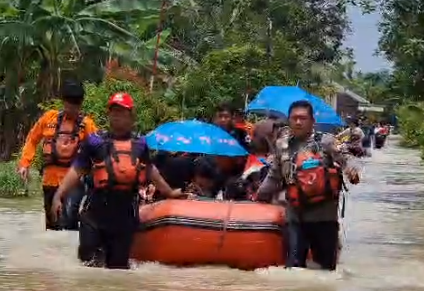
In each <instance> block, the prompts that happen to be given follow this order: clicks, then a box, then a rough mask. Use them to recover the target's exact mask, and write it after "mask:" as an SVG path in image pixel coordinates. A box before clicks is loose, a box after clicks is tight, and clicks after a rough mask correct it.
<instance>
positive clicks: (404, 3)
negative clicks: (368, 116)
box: [380, 0, 424, 154]
mask: <svg viewBox="0 0 424 291" xmlns="http://www.w3.org/2000/svg"><path fill="white" fill-rule="evenodd" d="M380 8H381V11H382V13H383V21H382V23H381V32H382V37H381V39H380V51H381V53H382V54H384V56H385V57H386V58H387V59H388V60H389V61H391V62H392V64H393V70H392V72H391V75H390V76H389V77H388V78H387V81H386V92H387V94H386V95H385V99H386V100H388V101H389V102H391V103H393V104H397V105H398V110H397V117H398V121H399V125H400V130H401V133H402V135H403V137H404V143H405V144H406V145H409V146H419V147H421V149H422V150H423V154H424V127H423V120H424V110H423V109H424V106H423V103H422V102H423V101H424V66H423V62H424V29H423V27H424V26H423V25H424V17H423V16H424V10H423V8H424V2H423V1H421V0H387V1H382V2H381V7H380Z"/></svg>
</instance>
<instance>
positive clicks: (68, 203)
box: [43, 185, 84, 230]
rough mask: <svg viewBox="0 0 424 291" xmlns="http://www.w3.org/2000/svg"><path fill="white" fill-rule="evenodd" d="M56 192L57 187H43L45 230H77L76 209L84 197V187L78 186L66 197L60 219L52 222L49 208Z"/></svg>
mask: <svg viewBox="0 0 424 291" xmlns="http://www.w3.org/2000/svg"><path fill="white" fill-rule="evenodd" d="M56 190H57V187H46V186H44V187H43V193H44V213H45V219H46V229H49V230H78V209H79V204H80V202H81V199H82V197H83V196H84V187H83V186H82V185H80V186H78V187H76V188H75V189H74V190H72V191H71V192H69V193H68V194H67V195H66V199H65V201H64V203H63V207H62V213H61V215H60V218H59V220H58V221H53V220H52V218H51V208H52V204H53V197H54V194H55V193H56Z"/></svg>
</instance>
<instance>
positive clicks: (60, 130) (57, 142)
mask: <svg viewBox="0 0 424 291" xmlns="http://www.w3.org/2000/svg"><path fill="white" fill-rule="evenodd" d="M64 116H65V113H64V112H63V111H61V112H59V115H58V117H57V124H56V125H55V133H54V135H53V137H52V138H49V139H45V140H44V142H43V166H44V167H45V166H49V165H55V166H61V167H70V166H71V163H72V160H73V159H74V157H75V155H76V153H77V151H78V147H79V145H80V142H81V141H80V137H79V133H80V131H81V130H82V129H84V127H85V125H84V124H83V120H84V116H83V115H82V114H80V115H79V116H78V118H77V120H76V121H75V122H74V123H73V124H72V123H69V122H63V118H64Z"/></svg>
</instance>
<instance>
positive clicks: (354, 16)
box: [345, 7, 390, 72]
mask: <svg viewBox="0 0 424 291" xmlns="http://www.w3.org/2000/svg"><path fill="white" fill-rule="evenodd" d="M349 17H350V21H351V22H352V30H353V32H352V34H351V35H349V36H348V37H347V40H346V42H345V45H346V46H348V47H351V48H353V50H354V54H355V59H356V62H357V64H356V69H357V70H361V71H363V72H373V71H378V70H382V69H388V68H390V64H389V63H388V62H387V61H386V60H385V59H384V58H383V57H381V56H375V55H374V54H375V51H376V49H377V47H378V39H379V32H378V22H379V21H380V15H379V13H378V12H376V13H373V14H367V15H362V14H361V11H360V9H358V8H355V7H352V8H351V9H350V10H349Z"/></svg>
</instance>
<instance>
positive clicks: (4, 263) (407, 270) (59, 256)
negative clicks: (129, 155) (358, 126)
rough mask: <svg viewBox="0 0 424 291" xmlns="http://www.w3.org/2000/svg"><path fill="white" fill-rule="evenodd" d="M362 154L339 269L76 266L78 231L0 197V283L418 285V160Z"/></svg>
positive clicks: (423, 237)
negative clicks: (52, 228) (49, 227)
mask: <svg viewBox="0 0 424 291" xmlns="http://www.w3.org/2000/svg"><path fill="white" fill-rule="evenodd" d="M396 142H397V140H396V137H394V138H391V139H390V140H389V145H388V147H387V148H385V149H383V150H378V151H377V150H376V151H374V152H373V156H372V157H371V158H368V159H365V160H364V161H363V164H364V174H363V178H364V180H363V181H364V182H363V183H362V184H360V185H358V186H354V187H351V189H350V193H349V194H348V201H347V211H346V219H345V220H344V222H343V229H344V249H343V253H342V257H341V263H340V265H339V267H338V270H337V271H336V272H333V273H328V272H324V271H316V270H285V269H284V268H269V269H263V270H257V271H256V272H243V271H238V270H233V269H228V268H225V267H213V268H212V267H204V268H186V269H177V268H171V267H165V266H160V265H158V264H144V265H139V266H135V268H134V269H133V270H131V271H110V270H103V269H90V268H85V267H81V266H80V265H79V264H78V261H77V259H76V246H77V239H78V237H77V233H71V232H46V231H43V227H42V225H43V224H42V219H43V214H42V213H41V212H40V211H39V209H41V201H38V200H37V201H33V202H31V201H28V200H2V201H0V206H1V209H0V223H1V225H2V227H1V228H0V290H8V291H17V290H52V291H57V290H62V291H68V290H69V291H71V290H90V291H104V290H146V291H165V290H167V291H171V290H172V291H183V290H184V291H201V290H203V291H209V290H218V289H219V290H240V291H242V290H243V291H259V290H261V291H262V290H267V291H274V290H275V291H276V290H305V291H306V290H308V291H324V290H346V291H347V290H349V291H350V290H352V291H353V290H384V291H388V290H408V291H414V290H424V167H422V166H420V160H419V154H418V152H416V151H414V150H407V149H402V148H399V147H397V146H396Z"/></svg>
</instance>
